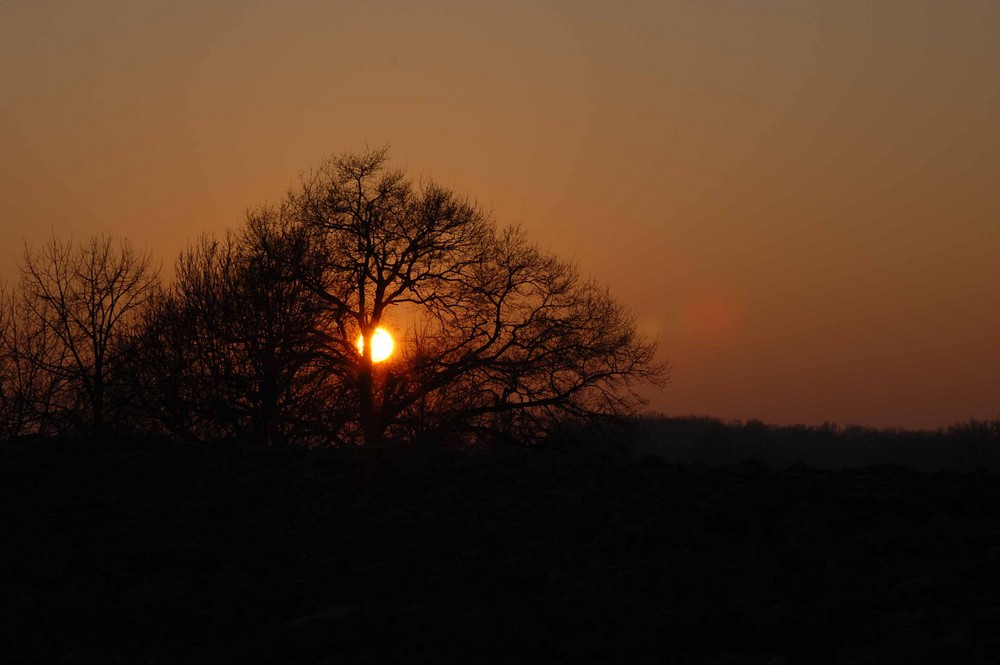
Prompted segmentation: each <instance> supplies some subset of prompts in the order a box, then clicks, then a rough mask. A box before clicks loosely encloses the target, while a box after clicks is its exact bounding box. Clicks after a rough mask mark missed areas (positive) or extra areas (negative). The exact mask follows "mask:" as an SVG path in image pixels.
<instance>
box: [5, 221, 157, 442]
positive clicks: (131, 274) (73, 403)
mask: <svg viewBox="0 0 1000 665" xmlns="http://www.w3.org/2000/svg"><path fill="white" fill-rule="evenodd" d="M19 267H20V273H21V275H20V276H21V279H20V285H19V286H20V288H19V294H18V302H17V309H18V311H19V312H20V316H21V317H22V319H23V321H24V324H25V325H26V326H29V327H30V328H31V329H33V330H35V331H36V332H37V334H39V335H42V336H43V337H44V339H45V340H46V341H45V348H44V349H42V348H39V347H38V346H37V345H36V346H35V347H31V346H22V347H20V348H19V349H18V350H17V351H16V353H15V355H16V357H17V358H18V359H19V360H22V361H25V362H27V363H29V364H30V365H31V367H32V368H33V370H34V371H37V372H40V373H42V374H43V375H45V376H46V377H47V378H48V380H49V381H50V383H51V386H52V389H51V390H50V391H49V394H50V397H49V400H48V401H49V403H48V404H47V405H46V406H45V408H46V413H47V417H48V418H49V419H50V420H51V421H52V422H55V423H57V424H58V423H59V422H60V420H61V419H65V420H66V421H68V422H69V423H71V424H72V426H73V427H74V428H75V429H77V430H79V431H81V432H84V433H87V434H90V435H94V436H100V435H101V434H103V433H104V432H105V431H106V427H107V425H108V423H109V412H110V411H112V410H113V408H114V406H115V404H114V400H113V399H112V395H113V391H114V390H115V389H116V388H117V387H118V386H120V385H121V383H122V379H123V376H122V373H123V370H124V369H125V368H126V367H127V365H128V363H127V359H128V357H129V354H130V353H131V352H132V350H133V347H134V340H135V333H136V328H135V324H136V322H137V317H138V316H139V314H140V312H141V310H142V308H143V307H144V306H145V305H146V304H147V303H148V302H149V300H150V298H151V297H152V296H153V293H154V292H155V289H156V285H157V283H158V271H157V270H156V269H154V268H153V267H152V266H151V265H150V254H149V253H148V252H145V253H139V252H136V251H135V250H134V249H133V248H132V246H131V244H129V243H128V241H125V242H123V243H121V244H120V245H118V246H117V247H116V246H115V245H114V243H113V242H112V240H111V238H109V237H105V236H102V237H96V236H95V237H92V238H90V239H89V240H88V241H86V242H84V243H83V244H81V245H79V246H74V245H73V244H72V243H71V242H62V241H60V240H59V239H58V238H56V237H52V238H51V239H50V240H49V241H48V242H47V243H46V244H45V245H44V246H43V247H42V249H41V250H40V251H38V252H35V251H32V250H31V248H29V247H28V246H25V249H24V254H23V257H22V261H21V264H20V266H19Z"/></svg>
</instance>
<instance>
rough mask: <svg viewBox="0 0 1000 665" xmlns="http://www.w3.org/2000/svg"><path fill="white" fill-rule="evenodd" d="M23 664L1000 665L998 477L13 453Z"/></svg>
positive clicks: (11, 531)
mask: <svg viewBox="0 0 1000 665" xmlns="http://www.w3.org/2000/svg"><path fill="white" fill-rule="evenodd" d="M0 455H2V457H0V497H2V498H0V548H2V549H0V555H2V556H0V560H2V562H3V564H2V573H0V575H2V591H3V593H2V599H0V606H2V608H3V614H2V616H0V654H2V657H0V660H2V661H3V662H5V663H17V662H44V663H82V662H122V663H199V662H211V663H230V662H234V663H235V662H261V663H298V662H306V663H322V662H325V663H342V662H400V663H421V662H434V663H437V662H511V663H513V662H529V663H530V662H573V663H598V662H615V663H634V662H678V663H720V664H721V663H771V664H772V665H776V664H778V663H948V662H955V663H960V662H983V663H997V662H1000V636H998V634H1000V520H998V516H1000V479H998V477H997V476H994V475H990V474H989V473H986V472H983V471H980V472H970V473H964V474H963V473H957V472H942V473H921V472H917V471H913V470H910V469H908V468H905V467H898V466H876V467H870V468H863V469H848V470H841V471H819V470H814V469H810V468H806V467H803V466H801V465H799V466H792V467H786V468H779V469H769V468H767V467H765V466H763V465H761V464H759V463H754V462H748V463H745V464H742V465H737V466H730V467H715V468H713V467H693V466H678V465H670V464H668V463H666V462H664V461H662V460H660V459H658V458H654V457H648V456H647V457H637V456H630V455H627V454H625V453H621V452H614V451H607V450H606V451H595V450H588V451H575V452H570V451H557V450H514V449H505V450H499V451H498V450H494V451H490V452H479V453H468V452H458V451H442V450H435V451H430V450H421V451H412V450H410V451H401V450H395V451H383V452H380V453H372V452H366V451H337V450H317V451H312V452H304V451H295V450H272V449H263V448H233V447H229V448H227V447H209V446H202V447H194V446H186V445H177V444H168V443H158V442H131V443H118V444H114V445H105V446H103V447H100V448H95V447H94V446H93V445H92V444H88V443H85V442H79V441H78V442H66V441H63V442H35V443H30V444H26V443H8V444H0Z"/></svg>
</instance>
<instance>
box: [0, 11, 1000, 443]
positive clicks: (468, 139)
mask: <svg viewBox="0 0 1000 665" xmlns="http://www.w3.org/2000/svg"><path fill="white" fill-rule="evenodd" d="M871 5H872V3H867V2H858V1H854V0H848V1H846V2H838V3H828V2H818V1H812V2H791V1H786V0H777V1H774V2H769V3H752V4H751V3H735V2H713V3H693V2H692V3H688V2H626V3H618V4H616V6H615V7H610V6H606V5H605V4H603V3H589V2H585V3H570V2H565V3H562V2H554V3H547V4H545V5H544V6H536V5H535V3H526V2H513V3H507V4H505V5H504V6H503V7H502V8H501V7H496V8H494V7H487V6H479V5H476V6H468V5H467V3H459V2H434V3H428V4H424V5H423V6H421V7H406V6H401V5H398V4H397V3H380V2H374V3H360V2H344V3H320V2H286V3H281V4H278V3H274V4H268V3H257V4H253V5H245V4H244V3H237V2H213V3H190V2H180V3H144V4H142V5H135V4H132V3H114V2H95V3H88V4H86V5H82V4H81V5H68V6H63V5H61V4H59V3H46V2H39V3H27V2H17V1H15V2H7V3H3V4H2V5H0V58H2V65H0V68H2V72H3V79H2V80H3V84H2V86H0V229H2V231H3V234H4V238H5V239H6V243H5V250H4V251H3V252H2V253H0V276H3V277H4V278H5V279H10V278H11V277H13V275H14V263H15V260H16V259H17V257H18V255H19V253H20V250H21V241H22V238H23V239H26V240H27V241H28V242H29V243H34V244H35V245H38V244H40V243H41V242H43V241H44V240H45V238H47V237H48V236H49V235H50V234H51V233H53V232H54V233H56V234H58V235H60V236H62V237H70V236H72V237H74V238H76V239H83V238H85V237H86V236H89V235H91V234H94V233H102V232H107V233H111V234H113V235H114V236H115V237H118V238H124V237H128V238H129V239H130V240H131V241H133V242H134V243H135V244H136V245H138V246H140V247H141V246H149V247H151V248H152V249H153V251H154V254H155V256H156V257H157V258H158V259H160V260H162V261H163V263H164V265H165V266H168V267H169V266H170V264H172V262H173V260H174V258H175V257H176V255H177V254H178V252H180V251H181V249H183V248H184V247H185V246H186V245H187V243H188V242H190V241H192V240H194V239H195V238H197V236H198V235H200V234H201V233H203V232H215V233H221V232H223V231H224V229H226V228H229V227H235V226H237V225H238V224H240V222H241V220H242V214H243V211H244V209H246V208H247V207H253V206H256V205H258V204H261V203H265V202H267V201H274V200H277V199H279V198H280V197H281V196H282V195H283V194H284V192H285V190H286V189H287V188H288V187H289V186H291V185H293V184H295V183H296V182H297V175H298V174H299V173H302V172H304V171H307V170H308V169H310V168H312V167H314V166H317V165H318V164H319V163H320V161H321V160H322V159H323V158H325V157H327V156H329V155H331V154H334V153H338V152H341V151H344V150H359V149H363V148H364V147H365V146H366V145H368V146H373V147H374V146H378V145H382V144H384V143H390V144H391V145H392V152H391V155H392V158H393V160H394V161H395V162H396V163H397V164H398V165H400V166H405V167H406V168H407V169H408V170H409V172H410V173H411V174H412V175H414V176H415V177H423V178H433V179H435V180H437V181H439V182H441V183H442V184H444V185H446V186H448V187H451V188H454V189H455V190H456V191H458V192H461V193H466V194H468V195H470V196H471V197H474V198H476V199H478V201H479V202H480V203H481V204H483V205H484V206H485V207H487V208H489V209H492V211H493V213H494V215H495V217H496V218H497V220H498V221H499V222H500V223H504V224H506V223H520V224H522V225H523V226H524V227H525V228H526V229H527V231H528V232H529V234H530V237H531V238H532V239H534V240H536V241H537V242H538V243H539V244H541V245H542V246H543V247H545V248H546V249H549V250H552V251H553V252H555V253H557V254H558V255H560V256H561V257H564V258H569V259H573V260H575V261H576V262H577V263H578V264H579V265H580V266H581V268H582V270H583V271H584V273H588V274H591V275H592V276H593V277H594V278H595V279H597V280H599V281H601V282H603V283H607V284H608V285H609V287H610V289H611V291H612V292H613V293H614V294H615V295H617V296H618V297H619V298H620V299H621V300H622V301H624V302H625V303H627V304H628V305H629V306H630V307H631V308H632V309H633V310H634V311H635V312H636V315H637V318H638V321H639V323H640V328H641V330H642V331H643V332H644V333H646V334H649V335H651V336H656V337H658V338H659V342H660V348H661V353H662V356H663V357H664V358H666V359H669V361H670V363H671V365H672V366H673V371H672V379H671V384H670V385H669V386H667V387H666V388H665V389H664V390H662V391H658V392H654V393H650V395H649V396H650V400H651V404H650V408H652V409H655V410H659V411H663V412H666V413H669V414H672V415H680V414H688V413H695V414H705V415H712V416H718V417H722V418H742V419H748V418H759V419H762V420H765V421H769V422H775V423H793V422H804V423H820V422H824V421H831V422H839V423H842V424H843V423H860V424H866V425H876V426H906V427H939V426H944V425H947V424H949V423H952V422H955V421H960V420H966V419H968V418H972V417H975V418H996V417H997V416H998V415H1000V371H998V370H1000V307H997V303H998V302H1000V270H998V269H997V265H996V262H997V256H998V255H1000V190H998V189H997V187H996V184H995V183H996V177H997V173H1000V86H998V85H997V81H998V80H1000V40H998V39H996V37H997V35H1000V6H997V5H996V4H995V3H992V2H989V1H988V0H981V1H972V0H961V1H958V2H953V3H947V4H945V3H934V2H930V1H927V0H917V1H913V2H903V1H901V0H896V1H890V2H884V3H878V5H877V6H871Z"/></svg>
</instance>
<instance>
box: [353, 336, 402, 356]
mask: <svg viewBox="0 0 1000 665" xmlns="http://www.w3.org/2000/svg"><path fill="white" fill-rule="evenodd" d="M354 345H355V346H357V347H358V353H360V354H364V352H365V338H364V337H362V336H361V335H358V341H357V342H355V343H354ZM394 346H395V345H394V344H393V342H392V337H391V336H390V335H389V333H388V332H386V330H385V329H384V328H376V329H375V332H374V333H372V362H376V363H380V362H382V361H383V360H385V359H386V358H388V357H389V356H390V355H392V349H393V347H394Z"/></svg>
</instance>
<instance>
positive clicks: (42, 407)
mask: <svg viewBox="0 0 1000 665" xmlns="http://www.w3.org/2000/svg"><path fill="white" fill-rule="evenodd" d="M58 353H59V350H58V348H57V346H56V345H55V344H54V343H53V338H52V336H51V335H50V334H48V333H47V332H46V330H45V329H44V327H42V326H39V325H38V322H37V321H36V320H34V319H33V318H31V317H29V316H26V310H25V309H24V307H23V306H21V300H20V299H19V298H17V297H16V295H15V293H14V292H13V291H10V290H8V289H7V288H6V285H0V439H10V438H14V437H17V436H22V435H26V434H37V433H44V430H43V427H44V425H45V422H46V414H47V413H48V410H49V405H50V404H51V403H52V398H53V395H54V393H55V389H56V387H57V382H56V381H54V380H53V377H52V376H50V375H48V374H47V373H45V372H43V371H42V370H41V367H40V365H41V363H38V362H34V361H33V359H38V358H45V359H47V360H46V362H48V363H52V362H53V360H54V358H55V356H56V355H57V354H58Z"/></svg>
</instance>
